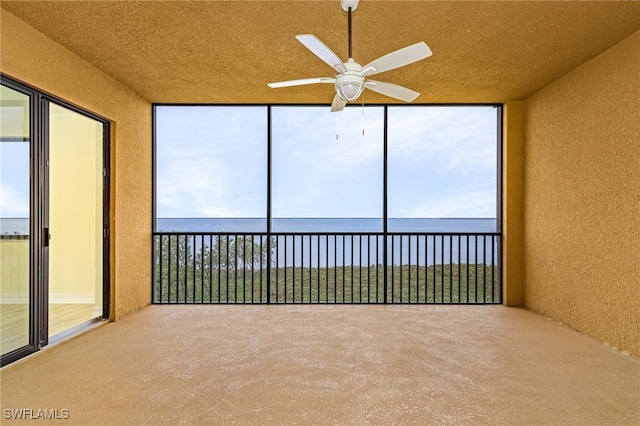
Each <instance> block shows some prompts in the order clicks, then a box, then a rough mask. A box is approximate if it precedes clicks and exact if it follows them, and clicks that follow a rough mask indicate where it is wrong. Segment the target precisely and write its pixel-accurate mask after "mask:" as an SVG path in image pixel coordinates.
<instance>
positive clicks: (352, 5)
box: [340, 0, 360, 58]
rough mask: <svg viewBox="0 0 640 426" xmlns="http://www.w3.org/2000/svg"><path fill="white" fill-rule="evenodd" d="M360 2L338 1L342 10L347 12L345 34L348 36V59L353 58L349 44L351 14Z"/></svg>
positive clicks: (350, 0) (358, 0)
mask: <svg viewBox="0 0 640 426" xmlns="http://www.w3.org/2000/svg"><path fill="white" fill-rule="evenodd" d="M358 3H360V0H340V4H341V5H342V8H343V9H344V10H345V11H346V12H347V33H348V34H349V58H353V54H352V48H351V46H352V44H351V12H352V11H354V10H356V8H357V7H358Z"/></svg>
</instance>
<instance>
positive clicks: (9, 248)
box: [0, 86, 30, 354]
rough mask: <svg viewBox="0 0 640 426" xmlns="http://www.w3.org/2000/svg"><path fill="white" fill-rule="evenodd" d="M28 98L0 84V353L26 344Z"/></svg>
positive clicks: (27, 290)
mask: <svg viewBox="0 0 640 426" xmlns="http://www.w3.org/2000/svg"><path fill="white" fill-rule="evenodd" d="M29 102H30V99H29V96H27V95H24V94H22V93H19V92H16V91H15V90H12V89H9V88H8V87H5V86H0V258H1V268H0V271H1V272H0V336H1V341H0V346H1V348H0V350H1V352H2V354H6V353H8V352H11V351H12V350H14V349H18V348H20V347H23V346H26V345H28V344H29V235H30V233H29V215H30V213H29V199H30V196H29V145H30V137H29Z"/></svg>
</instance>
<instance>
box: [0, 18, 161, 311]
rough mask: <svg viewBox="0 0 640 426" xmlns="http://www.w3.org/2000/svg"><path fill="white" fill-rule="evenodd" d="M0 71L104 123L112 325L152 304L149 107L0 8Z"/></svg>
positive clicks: (143, 101)
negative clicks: (107, 124)
mask: <svg viewBox="0 0 640 426" xmlns="http://www.w3.org/2000/svg"><path fill="white" fill-rule="evenodd" d="M0 20H1V21H0V31H1V33H0V34H1V39H0V70H2V72H3V73H5V74H7V75H9V76H11V77H14V78H16V79H18V80H21V81H24V82H25V83H28V84H30V85H32V86H35V87H37V88H38V89H41V90H43V91H45V92H49V93H51V94H53V95H55V96H57V97H59V98H62V99H64V100H66V101H68V102H71V103H73V104H76V105H78V106H80V107H82V108H85V109H87V110H89V111H92V112H94V113H96V114H99V115H101V116H104V117H107V118H108V119H109V120H111V122H112V138H111V263H112V265H111V318H112V319H119V318H121V317H123V316H125V315H127V314H129V313H131V312H134V311H136V310H138V309H140V308H142V307H144V306H146V305H148V304H149V303H150V302H151V288H150V287H151V286H150V285H149V283H150V282H151V254H150V247H151V104H150V102H148V101H147V100H145V99H143V98H141V97H140V96H138V95H137V94H136V93H134V92H133V91H131V90H129V89H128V88H126V87H125V86H123V85H122V84H120V83H119V82H117V81H116V80H114V79H112V78H111V77H109V76H108V75H106V74H105V73H103V72H102V71H100V70H99V69H97V68H95V67H93V66H92V65H90V64H88V63H87V62H85V61H83V60H82V59H81V58H79V57H78V56H76V55H74V54H73V53H71V52H70V51H68V50H67V49H65V48H64V47H62V46H60V45H59V44H57V43H55V42H54V41H52V40H51V39H49V38H48V37H46V36H44V35H43V34H42V33H40V32H38V31H37V30H35V29H34V28H32V27H30V26H29V25H27V24H25V23H24V22H22V21H20V20H19V19H17V18H16V17H14V16H13V15H12V14H10V13H8V12H7V11H5V10H3V9H0Z"/></svg>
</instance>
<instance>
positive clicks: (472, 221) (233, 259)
mask: <svg viewBox="0 0 640 426" xmlns="http://www.w3.org/2000/svg"><path fill="white" fill-rule="evenodd" d="M154 118H155V128H154V131H155V144H154V146H155V152H154V155H155V176H156V178H155V182H154V183H155V206H154V207H155V222H154V223H155V233H154V259H155V268H154V284H153V290H154V302H155V303H500V302H501V297H502V296H501V279H500V267H499V264H500V262H499V259H500V257H501V246H500V238H499V236H500V225H499V224H500V217H499V212H500V207H499V206H500V193H499V181H500V177H499V176H500V174H499V167H498V164H499V161H500V159H499V153H500V130H499V129H500V122H501V107H500V106H496V105H465V106H428V105H420V106H414V105H411V106H366V107H349V108H346V109H345V110H344V111H343V112H341V113H335V114H332V113H329V111H328V110H327V107H326V106H176V105H171V106H169V105H167V106H163V105H157V106H155V107H154Z"/></svg>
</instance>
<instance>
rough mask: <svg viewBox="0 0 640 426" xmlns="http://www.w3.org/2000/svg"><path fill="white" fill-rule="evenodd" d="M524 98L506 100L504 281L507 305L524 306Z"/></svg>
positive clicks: (504, 142)
mask: <svg viewBox="0 0 640 426" xmlns="http://www.w3.org/2000/svg"><path fill="white" fill-rule="evenodd" d="M523 120H524V109H523V102H521V101H512V102H507V103H506V104H505V105H504V109H503V122H504V128H503V138H502V182H503V184H502V232H503V240H502V257H503V262H502V265H503V267H502V273H503V275H502V281H503V295H504V297H503V301H504V304H505V305H507V306H522V302H523V301H522V290H523V287H524V275H523V272H524V253H523V251H522V248H523V247H522V240H523V216H522V209H523V206H522V201H523V196H522V185H523V173H524V171H523V161H524V121H523Z"/></svg>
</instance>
